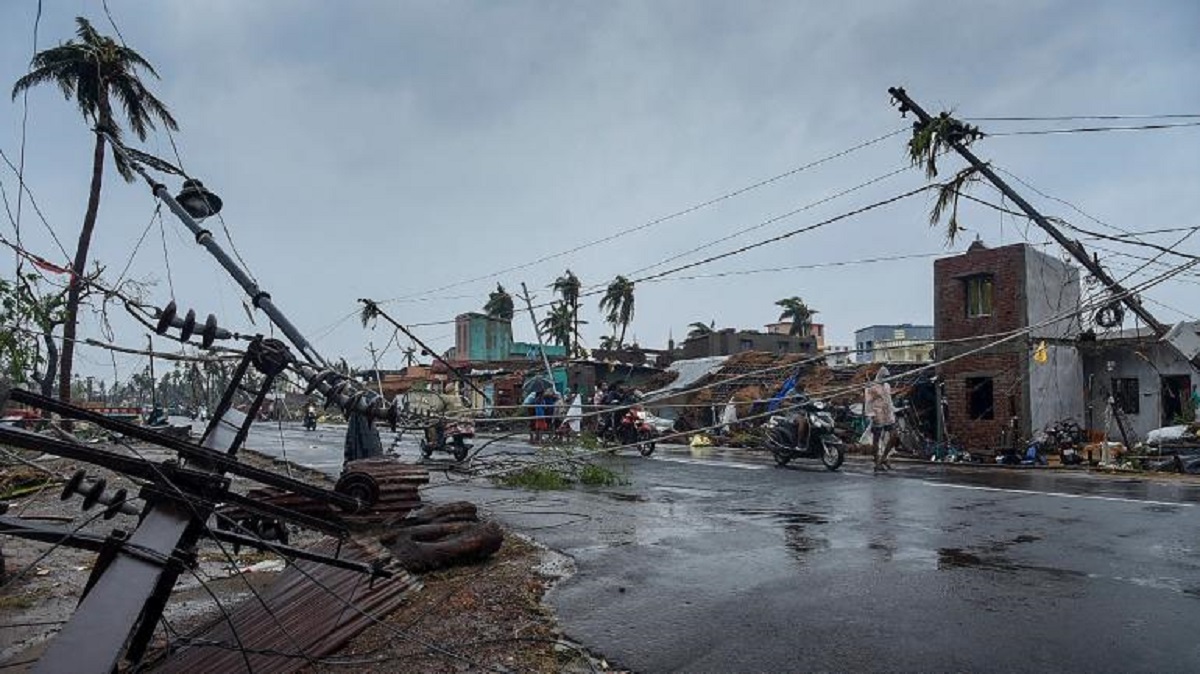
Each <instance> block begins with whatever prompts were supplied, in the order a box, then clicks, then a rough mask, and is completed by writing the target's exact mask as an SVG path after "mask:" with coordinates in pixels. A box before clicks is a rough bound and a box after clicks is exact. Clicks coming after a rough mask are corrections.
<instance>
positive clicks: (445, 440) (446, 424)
mask: <svg viewBox="0 0 1200 674" xmlns="http://www.w3.org/2000/svg"><path fill="white" fill-rule="evenodd" d="M473 437H475V424H473V423H472V422H470V421H448V420H445V419H440V420H438V421H437V422H435V423H433V424H431V425H429V426H426V427H425V437H423V438H421V441H420V447H421V456H422V457H424V458H426V459H428V458H429V457H431V456H433V453H434V452H450V453H451V454H453V455H454V460H455V461H462V460H464V459H466V458H467V452H468V451H470V449H471V445H468V444H467V440H468V439H470V438H473Z"/></svg>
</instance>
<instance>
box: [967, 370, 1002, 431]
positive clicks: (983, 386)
mask: <svg viewBox="0 0 1200 674" xmlns="http://www.w3.org/2000/svg"><path fill="white" fill-rule="evenodd" d="M967 416H968V417H970V419H971V421H984V420H988V419H995V418H996V400H995V397H994V396H993V394H992V378H991V377H967Z"/></svg>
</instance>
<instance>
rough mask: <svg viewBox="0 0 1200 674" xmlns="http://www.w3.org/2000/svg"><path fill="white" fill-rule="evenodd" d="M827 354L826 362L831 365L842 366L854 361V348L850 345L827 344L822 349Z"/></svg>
mask: <svg viewBox="0 0 1200 674" xmlns="http://www.w3.org/2000/svg"><path fill="white" fill-rule="evenodd" d="M821 353H823V354H825V364H826V365H828V366H829V367H840V366H842V365H852V364H853V363H854V350H853V349H851V348H850V347H848V346H826V347H825V348H824V349H821Z"/></svg>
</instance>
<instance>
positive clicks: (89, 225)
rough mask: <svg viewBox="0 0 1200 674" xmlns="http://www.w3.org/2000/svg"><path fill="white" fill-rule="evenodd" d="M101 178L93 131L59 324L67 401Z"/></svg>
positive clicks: (99, 145) (61, 386)
mask: <svg viewBox="0 0 1200 674" xmlns="http://www.w3.org/2000/svg"><path fill="white" fill-rule="evenodd" d="M105 107H107V105H106V104H105V102H103V101H102V102H101V114H100V127H101V128H109V127H110V126H111V123H110V122H109V120H108V115H106V114H105V113H104V112H103V110H104V108H105ZM103 179H104V136H102V135H100V134H96V149H95V151H94V152H93V154H92V190H91V193H90V194H89V195H88V205H87V212H86V213H84V216H83V229H81V230H80V231H79V244H78V245H77V246H76V248H75V262H74V265H73V266H72V268H71V284H70V286H69V287H68V289H67V318H66V322H65V323H64V324H63V347H62V367H60V368H59V380H58V397H59V399H60V400H62V401H63V402H70V401H71V370H72V366H73V365H74V363H75V328H76V323H77V321H78V318H79V299H80V294H81V292H82V290H83V283H82V282H81V279H82V278H83V275H84V274H85V273H86V272H87V257H88V249H89V248H90V247H91V245H92V230H93V229H94V228H95V227H96V215H97V214H98V213H99V211H100V185H101V183H102V181H103Z"/></svg>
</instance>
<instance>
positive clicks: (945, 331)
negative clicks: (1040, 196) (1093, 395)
mask: <svg viewBox="0 0 1200 674" xmlns="http://www.w3.org/2000/svg"><path fill="white" fill-rule="evenodd" d="M1079 287H1080V286H1079V270H1078V269H1077V268H1076V267H1074V266H1071V265H1068V264H1066V263H1064V262H1062V261H1060V260H1058V259H1057V258H1054V257H1051V256H1049V255H1046V254H1045V253H1042V252H1039V251H1038V250H1036V249H1034V248H1033V247H1031V246H1029V245H1026V244H1015V245H1010V246H1003V247H1000V248H988V247H986V246H984V245H983V244H982V243H981V242H979V241H976V242H975V243H974V244H972V245H971V246H970V247H969V248H968V249H967V251H966V252H965V253H963V254H961V255H956V256H954V257H948V258H942V259H939V260H936V261H935V262H934V337H935V339H936V340H937V342H938V343H937V346H936V348H935V356H936V358H937V360H938V361H939V362H941V363H942V364H941V365H939V366H938V367H937V375H938V377H939V379H941V381H942V382H944V385H945V396H946V426H947V430H948V432H949V433H950V436H951V438H952V439H953V440H954V441H955V442H957V443H959V444H960V445H962V446H964V447H966V448H968V449H974V450H980V449H988V448H990V449H996V448H1000V447H1005V446H1008V445H1010V444H1012V443H1014V442H1017V441H1019V440H1023V439H1027V438H1029V437H1032V434H1033V432H1034V431H1036V430H1041V429H1043V428H1045V427H1046V426H1048V425H1050V424H1052V423H1055V422H1057V421H1061V420H1064V419H1071V420H1075V421H1076V422H1077V423H1084V421H1085V409H1084V395H1083V391H1084V368H1083V358H1082V356H1081V354H1080V351H1079V348H1078V344H1077V340H1078V337H1079V335H1080V332H1081V330H1080V323H1079V315H1078V313H1077V312H1078V310H1079V302H1080V291H1079ZM1060 315H1061V316H1064V318H1061V319H1058V320H1053V317H1055V316H1060ZM1026 328H1028V329H1029V331H1028V333H1027V334H1024V335H1021V336H1020V337H1018V338H1015V339H1010V340H1007V341H1005V342H1003V343H1000V344H994V342H996V341H997V339H998V336H1000V335H1004V334H1008V333H1012V332H1014V331H1019V330H1022V329H1026ZM989 345H990V346H989ZM982 347H987V348H982ZM1035 353H1037V355H1038V356H1039V357H1038V358H1037V359H1035V358H1034V357H1033V356H1034V355H1035ZM1043 356H1044V357H1043ZM943 361H945V362H943Z"/></svg>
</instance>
